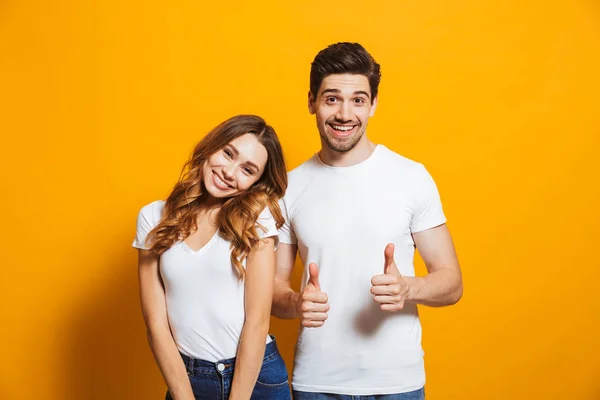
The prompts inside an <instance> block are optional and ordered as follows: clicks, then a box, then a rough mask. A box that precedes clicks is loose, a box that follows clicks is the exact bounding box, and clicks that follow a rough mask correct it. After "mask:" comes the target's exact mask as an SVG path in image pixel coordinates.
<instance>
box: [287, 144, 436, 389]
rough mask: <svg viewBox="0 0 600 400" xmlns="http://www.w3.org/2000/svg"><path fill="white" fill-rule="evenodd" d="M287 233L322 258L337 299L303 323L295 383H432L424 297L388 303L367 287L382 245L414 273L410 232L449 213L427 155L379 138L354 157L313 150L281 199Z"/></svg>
mask: <svg viewBox="0 0 600 400" xmlns="http://www.w3.org/2000/svg"><path fill="white" fill-rule="evenodd" d="M281 206H282V210H283V212H284V216H285V218H286V223H285V225H284V226H283V227H282V228H281V229H280V230H279V240H280V242H281V243H288V244H297V245H298V250H299V253H300V258H301V259H302V262H303V264H304V266H305V269H304V274H303V285H302V286H303V287H304V285H305V284H306V282H307V280H308V268H306V267H307V266H308V264H309V263H311V262H315V263H316V264H317V266H318V267H319V283H320V285H321V290H322V291H323V292H325V293H327V296H328V299H329V305H330V311H329V313H328V319H327V320H326V321H325V324H324V325H323V326H322V327H319V328H301V330H300V334H299V338H298V343H297V347H296V357H295V362H294V374H293V380H292V385H293V388H294V390H299V391H305V392H325V393H337V394H346V395H374V394H393V393H403V392H409V391H413V390H417V389H420V388H421V387H423V386H424V384H425V371H424V366H423V351H422V349H421V324H420V322H419V316H418V313H417V307H416V305H415V304H413V303H405V306H404V310H403V311H401V312H393V313H392V312H386V311H381V310H380V308H379V305H378V304H377V303H376V302H375V301H374V300H373V296H372V294H371V292H370V289H371V278H372V277H373V276H374V275H377V274H382V273H383V269H384V249H385V247H386V245H387V244H388V243H393V244H394V245H395V253H394V259H395V261H396V264H397V266H398V269H399V270H400V273H401V274H402V275H406V276H414V265H413V259H414V252H415V245H414V242H413V238H412V235H411V234H412V233H415V232H420V231H423V230H426V229H430V228H433V227H436V226H438V225H442V224H444V223H445V222H446V218H445V216H444V213H443V211H442V206H441V202H440V198H439V194H438V191H437V188H436V185H435V183H434V181H433V179H432V178H431V176H430V175H429V173H428V172H427V170H426V169H425V167H423V165H422V164H419V163H416V162H414V161H411V160H409V159H407V158H405V157H402V156H400V155H398V154H396V153H394V152H392V151H391V150H389V149H387V148H386V147H384V146H382V145H378V146H377V147H376V148H375V150H374V151H373V153H372V154H371V156H370V157H369V158H368V159H366V160H365V161H363V162H361V163H359V164H356V165H353V166H350V167H332V166H328V165H325V164H324V163H323V162H321V160H320V159H319V157H318V155H316V154H315V156H313V157H312V158H310V159H309V160H307V161H306V162H305V163H303V164H302V165H300V166H299V167H298V168H296V169H294V170H293V171H292V172H290V173H289V186H288V189H287V193H286V195H285V197H284V199H283V200H282V201H281Z"/></svg>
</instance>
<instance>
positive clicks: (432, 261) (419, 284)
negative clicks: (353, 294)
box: [371, 224, 463, 311]
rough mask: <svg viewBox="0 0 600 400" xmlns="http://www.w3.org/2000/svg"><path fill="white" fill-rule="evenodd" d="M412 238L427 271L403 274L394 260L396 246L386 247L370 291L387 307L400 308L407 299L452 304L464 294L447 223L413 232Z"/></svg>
mask: <svg viewBox="0 0 600 400" xmlns="http://www.w3.org/2000/svg"><path fill="white" fill-rule="evenodd" d="M413 239H414V242H415V245H416V247H417V249H418V250H419V254H421V257H422V258H423V261H425V266H426V267H427V272H428V274H427V275H426V276H423V277H412V276H403V275H402V274H401V273H400V271H399V270H398V267H397V266H396V262H395V261H394V246H393V245H392V244H388V245H387V246H386V248H385V250H384V256H385V265H384V273H383V274H380V275H375V276H374V277H373V279H371V284H372V286H371V293H372V294H373V296H374V300H375V301H376V302H378V303H379V304H380V308H381V309H382V310H384V311H399V310H402V309H403V308H404V302H405V301H410V302H412V303H417V304H423V305H427V306H431V307H442V306H449V305H451V304H455V303H457V302H458V301H459V300H460V298H461V297H462V291H463V288H462V275H461V272H460V266H459V264H458V259H457V257H456V252H455V251H454V245H453V244H452V238H451V237H450V232H449V231H448V227H447V226H446V225H445V224H444V225H440V226H437V227H435V228H431V229H427V230H425V231H422V232H418V233H414V234H413Z"/></svg>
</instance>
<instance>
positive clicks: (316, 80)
mask: <svg viewBox="0 0 600 400" xmlns="http://www.w3.org/2000/svg"><path fill="white" fill-rule="evenodd" d="M333 74H355V75H364V76H366V77H367V79H368V80H369V86H370V87H371V100H373V99H374V98H376V97H377V93H378V91H379V81H380V80H381V70H380V66H379V64H377V62H376V61H375V59H374V58H373V57H372V56H371V55H370V54H369V52H368V51H367V50H365V48H364V47H362V46H361V45H360V44H358V43H349V42H341V43H336V44H332V45H330V46H328V47H327V48H325V49H323V50H321V51H320V52H319V54H317V56H316V57H315V59H314V60H313V62H312V64H311V68H310V92H311V93H312V95H313V97H314V98H317V92H318V91H319V88H320V87H321V83H322V82H323V79H325V77H327V76H328V75H333Z"/></svg>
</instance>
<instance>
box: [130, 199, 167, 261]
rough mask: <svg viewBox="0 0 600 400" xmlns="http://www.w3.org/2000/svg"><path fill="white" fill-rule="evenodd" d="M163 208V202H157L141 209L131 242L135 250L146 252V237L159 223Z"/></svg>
mask: <svg viewBox="0 0 600 400" xmlns="http://www.w3.org/2000/svg"><path fill="white" fill-rule="evenodd" d="M164 206H165V202H164V201H162V200H159V201H155V202H153V203H150V204H148V205H146V206H144V207H142V209H141V210H140V212H139V214H138V217H137V228H136V232H135V239H134V240H133V245H132V246H133V247H135V248H136V249H141V250H148V246H146V238H147V237H148V233H150V231H151V230H152V229H154V227H155V226H156V225H158V223H159V222H160V219H161V217H162V213H163V209H164Z"/></svg>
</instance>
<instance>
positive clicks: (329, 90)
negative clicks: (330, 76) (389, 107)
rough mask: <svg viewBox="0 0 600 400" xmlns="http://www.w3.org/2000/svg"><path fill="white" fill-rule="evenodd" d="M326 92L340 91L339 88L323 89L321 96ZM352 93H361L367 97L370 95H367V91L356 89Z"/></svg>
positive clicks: (334, 92)
mask: <svg viewBox="0 0 600 400" xmlns="http://www.w3.org/2000/svg"><path fill="white" fill-rule="evenodd" d="M327 93H333V94H340V93H341V92H340V90H339V89H325V90H323V91H322V92H321V96H323V95H324V94H327ZM353 94H355V95H360V94H362V95H365V96H367V97H369V96H370V95H369V93H367V92H365V91H364V90H357V91H356V92H354V93H353Z"/></svg>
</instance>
